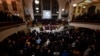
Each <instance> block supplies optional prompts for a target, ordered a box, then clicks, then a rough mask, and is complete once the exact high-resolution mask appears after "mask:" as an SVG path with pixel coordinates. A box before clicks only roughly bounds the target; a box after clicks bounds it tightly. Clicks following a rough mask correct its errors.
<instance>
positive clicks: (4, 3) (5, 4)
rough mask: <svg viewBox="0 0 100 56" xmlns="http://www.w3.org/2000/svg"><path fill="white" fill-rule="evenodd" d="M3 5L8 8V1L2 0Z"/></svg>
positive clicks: (5, 8)
mask: <svg viewBox="0 0 100 56" xmlns="http://www.w3.org/2000/svg"><path fill="white" fill-rule="evenodd" d="M2 5H3V8H4V10H8V4H7V2H6V1H2Z"/></svg>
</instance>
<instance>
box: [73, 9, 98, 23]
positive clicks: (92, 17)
mask: <svg viewBox="0 0 100 56" xmlns="http://www.w3.org/2000/svg"><path fill="white" fill-rule="evenodd" d="M74 19H75V20H77V21H78V20H79V21H90V22H93V21H94V22H95V21H96V22H100V10H97V12H95V13H84V14H82V15H79V16H76V17H74Z"/></svg>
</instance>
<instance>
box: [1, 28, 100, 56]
mask: <svg viewBox="0 0 100 56" xmlns="http://www.w3.org/2000/svg"><path fill="white" fill-rule="evenodd" d="M99 34H100V32H95V31H94V30H89V29H81V28H80V29H69V30H65V31H61V32H55V33H52V32H40V33H38V32H36V31H33V32H29V33H28V34H25V33H24V32H18V33H15V34H13V35H12V36H9V37H8V38H6V39H5V40H3V41H2V42H0V56H99V55H98V54H97V53H98V52H100V48H99V47H100V45H99V44H100V41H99V40H100V38H99V37H100V35H99Z"/></svg>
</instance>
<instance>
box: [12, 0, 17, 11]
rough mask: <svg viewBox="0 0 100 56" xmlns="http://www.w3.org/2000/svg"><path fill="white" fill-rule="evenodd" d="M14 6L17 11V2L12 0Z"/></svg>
mask: <svg viewBox="0 0 100 56" xmlns="http://www.w3.org/2000/svg"><path fill="white" fill-rule="evenodd" d="M12 8H13V10H14V11H17V4H16V2H15V1H12Z"/></svg>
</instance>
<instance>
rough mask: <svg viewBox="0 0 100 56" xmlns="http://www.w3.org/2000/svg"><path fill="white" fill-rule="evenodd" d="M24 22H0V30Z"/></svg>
mask: <svg viewBox="0 0 100 56" xmlns="http://www.w3.org/2000/svg"><path fill="white" fill-rule="evenodd" d="M22 24H25V23H24V22H23V23H22V22H19V23H18V22H0V31H2V30H5V29H8V28H12V27H17V26H19V25H22Z"/></svg>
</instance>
